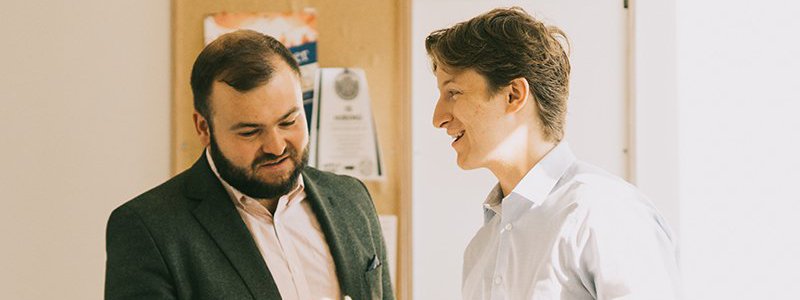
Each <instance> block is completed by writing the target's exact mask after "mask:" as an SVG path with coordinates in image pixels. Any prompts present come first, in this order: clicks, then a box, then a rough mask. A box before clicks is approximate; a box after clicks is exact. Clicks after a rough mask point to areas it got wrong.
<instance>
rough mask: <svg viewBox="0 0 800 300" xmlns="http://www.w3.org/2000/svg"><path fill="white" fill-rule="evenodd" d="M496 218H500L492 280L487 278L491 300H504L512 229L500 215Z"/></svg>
mask: <svg viewBox="0 0 800 300" xmlns="http://www.w3.org/2000/svg"><path fill="white" fill-rule="evenodd" d="M498 217H500V223H499V224H498V229H499V232H498V235H499V238H498V239H497V256H496V257H495V268H494V274H492V278H489V280H490V282H491V286H492V293H491V294H492V296H491V297H492V300H503V299H506V287H508V279H509V278H506V277H507V276H506V275H507V274H508V260H509V256H511V253H510V244H511V240H510V239H511V234H510V233H511V230H512V229H513V227H514V226H513V225H512V224H511V223H510V222H508V220H506V219H505V218H503V217H502V215H498Z"/></svg>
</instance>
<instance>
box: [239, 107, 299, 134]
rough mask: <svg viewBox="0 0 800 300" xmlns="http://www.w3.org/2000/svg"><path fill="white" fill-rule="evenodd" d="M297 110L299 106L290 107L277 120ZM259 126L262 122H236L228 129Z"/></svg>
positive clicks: (261, 125) (262, 125)
mask: <svg viewBox="0 0 800 300" xmlns="http://www.w3.org/2000/svg"><path fill="white" fill-rule="evenodd" d="M299 110H300V108H298V107H296V106H295V107H293V108H292V109H290V110H289V111H288V112H287V113H285V114H283V116H281V117H280V119H278V120H283V119H286V118H288V117H289V116H291V115H292V114H294V113H296V112H297V111H299ZM261 127H264V124H261V123H248V122H239V123H236V124H235V125H233V126H231V128H230V130H231V131H235V130H239V129H242V128H261Z"/></svg>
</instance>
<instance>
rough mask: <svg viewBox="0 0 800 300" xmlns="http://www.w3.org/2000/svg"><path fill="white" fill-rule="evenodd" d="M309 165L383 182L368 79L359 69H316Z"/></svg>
mask: <svg viewBox="0 0 800 300" xmlns="http://www.w3.org/2000/svg"><path fill="white" fill-rule="evenodd" d="M318 74H319V75H318V76H317V79H316V84H315V85H316V92H315V93H314V107H315V108H317V110H316V111H314V113H313V117H312V120H311V126H312V127H314V128H315V129H314V130H312V135H311V141H312V142H311V145H313V146H314V147H315V148H314V149H311V151H310V159H309V165H311V166H313V167H316V168H318V169H320V170H324V171H328V172H333V173H337V174H344V175H349V176H353V177H356V178H358V179H361V180H382V179H384V176H385V175H384V167H383V163H382V160H381V154H380V147H379V146H378V137H377V134H376V131H375V122H374V119H373V117H372V107H371V104H370V96H369V89H368V87H367V77H366V75H365V73H364V70H362V69H356V68H322V69H319V72H318Z"/></svg>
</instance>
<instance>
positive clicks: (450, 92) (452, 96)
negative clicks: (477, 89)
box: [447, 90, 461, 99]
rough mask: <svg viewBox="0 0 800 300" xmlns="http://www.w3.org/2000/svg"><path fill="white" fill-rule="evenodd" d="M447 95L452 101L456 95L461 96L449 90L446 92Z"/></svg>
mask: <svg viewBox="0 0 800 300" xmlns="http://www.w3.org/2000/svg"><path fill="white" fill-rule="evenodd" d="M447 95H448V96H450V98H451V99H452V98H455V97H456V96H458V95H461V92H459V91H455V90H450V91H447Z"/></svg>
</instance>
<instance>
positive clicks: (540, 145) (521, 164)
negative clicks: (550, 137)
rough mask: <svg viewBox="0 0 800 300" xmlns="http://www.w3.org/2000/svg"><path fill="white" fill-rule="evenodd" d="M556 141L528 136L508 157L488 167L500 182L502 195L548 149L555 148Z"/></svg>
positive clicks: (514, 185) (511, 188)
mask: <svg viewBox="0 0 800 300" xmlns="http://www.w3.org/2000/svg"><path fill="white" fill-rule="evenodd" d="M556 144H557V142H548V141H545V140H544V139H537V138H530V139H529V141H528V142H527V143H526V144H525V145H524V146H523V147H519V148H517V151H515V152H514V153H513V154H512V155H510V157H508V158H506V159H504V160H501V161H500V162H498V163H497V164H496V165H495V166H494V167H493V168H490V170H491V171H492V173H494V176H495V177H496V178H497V180H498V181H499V182H500V189H501V190H502V191H503V197H505V196H508V195H509V194H510V193H511V191H513V190H514V188H515V187H517V184H519V182H520V181H522V178H524V177H525V175H527V174H528V172H530V170H531V169H533V167H535V166H536V164H538V163H539V162H540V161H541V160H542V158H544V156H545V155H547V153H549V152H550V150H553V148H555V146H556Z"/></svg>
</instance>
